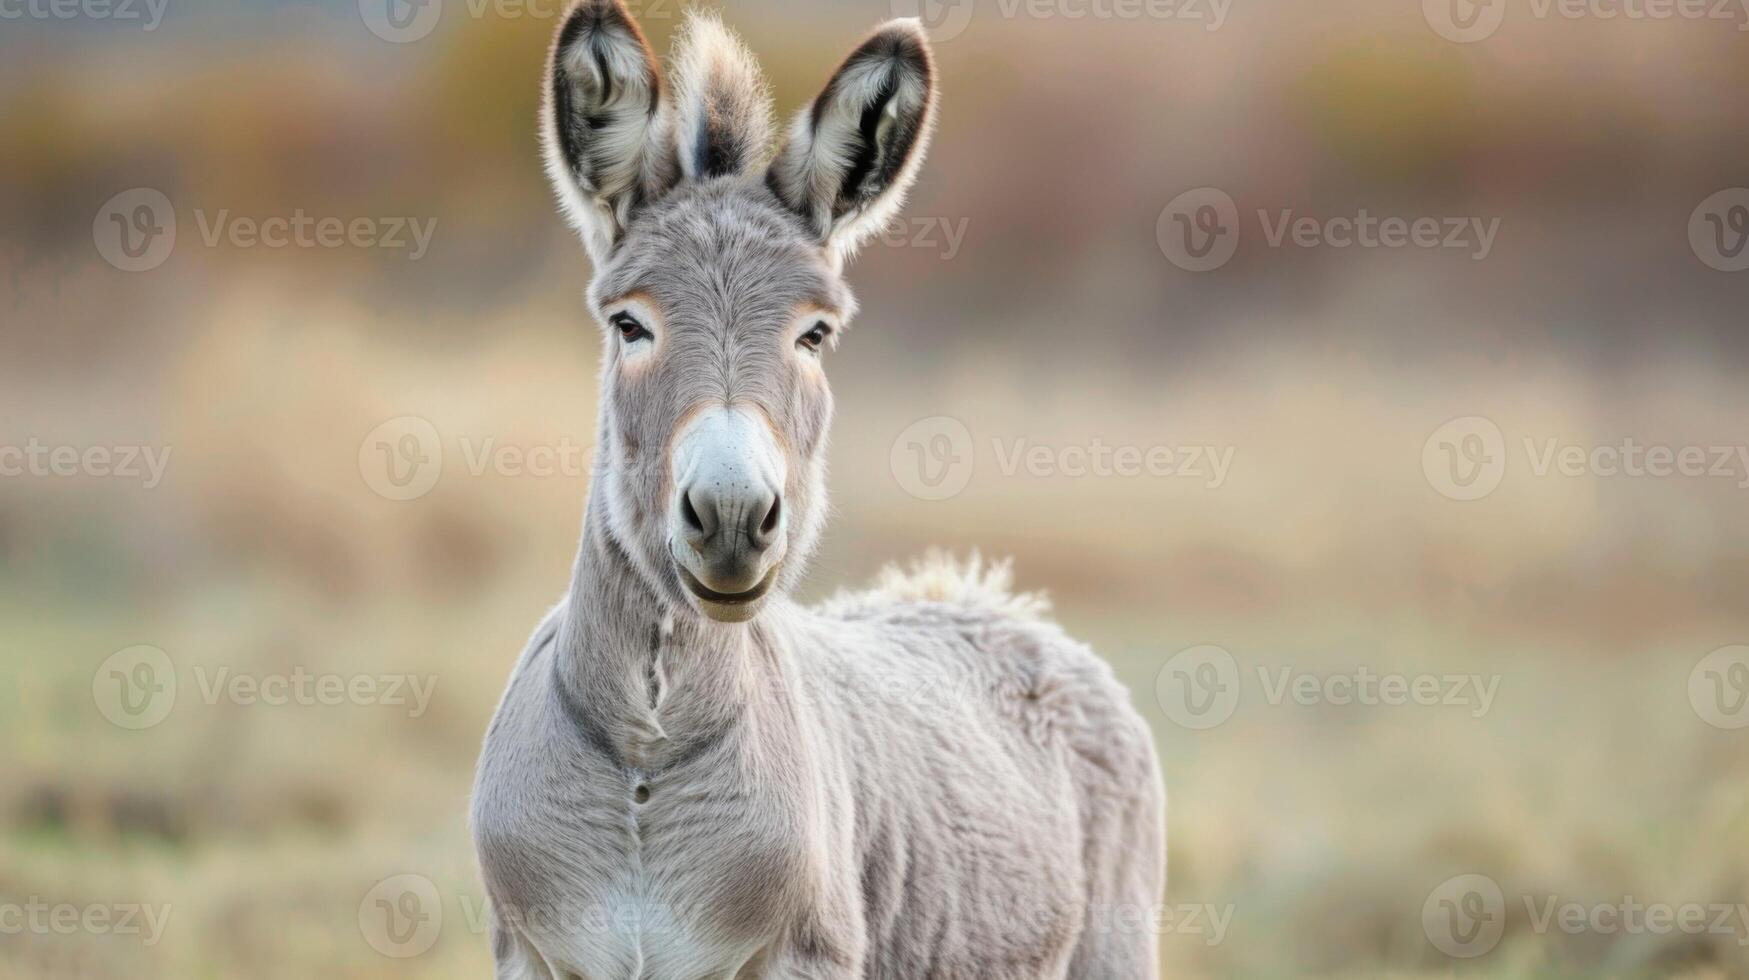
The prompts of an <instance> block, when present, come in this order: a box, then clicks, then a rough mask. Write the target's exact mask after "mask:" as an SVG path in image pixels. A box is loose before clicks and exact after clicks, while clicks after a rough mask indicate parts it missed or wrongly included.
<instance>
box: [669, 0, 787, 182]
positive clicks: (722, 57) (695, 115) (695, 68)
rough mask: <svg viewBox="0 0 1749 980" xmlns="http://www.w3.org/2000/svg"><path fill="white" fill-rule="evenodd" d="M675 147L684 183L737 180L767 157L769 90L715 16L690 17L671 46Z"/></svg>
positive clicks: (744, 49)
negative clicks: (731, 177)
mask: <svg viewBox="0 0 1749 980" xmlns="http://www.w3.org/2000/svg"><path fill="white" fill-rule="evenodd" d="M673 65H674V91H675V108H676V111H677V113H678V120H677V123H676V127H675V145H676V147H677V149H678V152H679V155H680V169H681V172H682V173H683V174H685V176H686V179H688V180H704V179H707V178H710V177H720V176H723V175H725V174H739V173H744V172H746V171H749V170H751V169H753V168H754V167H759V166H764V164H765V163H766V161H767V160H769V159H770V154H771V90H770V88H769V87H768V86H767V85H766V84H765V76H764V75H763V74H762V73H761V72H760V71H759V63H758V62H757V61H756V60H754V58H753V55H752V53H750V52H749V51H748V50H747V47H746V45H744V44H742V43H741V39H740V38H738V37H736V36H735V35H734V33H733V32H732V31H730V30H729V29H728V28H727V27H724V26H723V22H722V21H721V20H719V19H718V18H717V16H716V15H715V14H711V13H698V12H694V13H692V14H690V15H688V17H687V20H686V26H685V28H684V29H683V30H682V32H681V35H680V38H679V39H678V40H677V41H675V44H674V58H673Z"/></svg>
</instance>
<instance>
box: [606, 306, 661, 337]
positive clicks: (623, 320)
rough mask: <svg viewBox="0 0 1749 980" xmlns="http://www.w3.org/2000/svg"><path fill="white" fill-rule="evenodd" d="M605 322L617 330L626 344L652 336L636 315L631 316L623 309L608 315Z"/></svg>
mask: <svg viewBox="0 0 1749 980" xmlns="http://www.w3.org/2000/svg"><path fill="white" fill-rule="evenodd" d="M607 322H608V323H609V324H611V325H612V326H613V328H614V329H616V330H618V331H619V336H620V339H622V340H624V341H625V342H626V343H628V344H633V343H637V342H638V341H640V340H649V339H651V337H652V336H653V335H652V334H651V333H650V331H649V330H648V329H646V328H645V327H644V325H643V324H642V323H639V322H638V318H637V317H635V316H632V315H631V314H630V313H627V312H626V311H624V310H621V311H620V312H618V313H615V314H614V315H613V316H610V317H608V318H607Z"/></svg>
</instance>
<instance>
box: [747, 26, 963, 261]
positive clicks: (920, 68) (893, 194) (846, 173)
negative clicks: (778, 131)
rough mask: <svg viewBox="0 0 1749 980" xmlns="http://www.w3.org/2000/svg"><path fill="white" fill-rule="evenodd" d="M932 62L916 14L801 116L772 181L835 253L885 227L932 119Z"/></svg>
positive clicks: (855, 59) (873, 42)
mask: <svg viewBox="0 0 1749 980" xmlns="http://www.w3.org/2000/svg"><path fill="white" fill-rule="evenodd" d="M935 101H936V83H935V59H934V56H933V55H932V54H931V53H930V50H929V39H928V36H927V35H925V34H924V31H923V24H922V22H921V21H919V20H917V19H915V18H905V19H902V20H892V21H888V22H887V23H885V24H883V25H881V26H880V27H879V28H877V29H876V30H875V32H874V33H873V34H872V35H870V36H869V38H868V40H866V41H864V42H862V44H860V45H858V46H857V48H856V50H855V51H852V52H851V53H850V57H848V58H846V59H845V60H844V64H842V65H840V66H839V67H838V70H837V71H836V72H835V73H833V75H832V79H831V81H829V82H827V83H826V88H825V90H824V91H822V92H821V93H820V95H819V97H818V98H816V99H815V100H814V101H813V103H812V104H810V105H809V106H808V107H807V108H805V109H803V110H802V111H801V112H800V113H798V114H797V116H796V118H795V121H794V122H793V123H792V124H791V125H790V131H789V139H788V142H787V143H785V145H784V148H783V150H782V151H781V152H780V153H779V154H778V156H777V160H776V161H775V162H774V163H773V164H772V165H771V171H770V173H769V174H768V176H767V178H766V180H767V183H768V184H769V185H770V187H771V189H772V191H773V192H774V193H775V194H777V196H778V198H779V199H780V200H782V201H783V202H784V204H786V205H788V206H789V207H790V208H792V209H794V210H795V211H796V213H798V214H800V215H801V216H802V217H803V218H804V219H806V220H807V222H808V224H809V226H810V227H812V228H813V229H814V232H815V233H816V234H818V235H819V236H820V240H821V242H822V243H823V244H825V245H826V246H827V248H828V249H829V250H830V251H831V252H833V253H834V254H835V255H836V256H837V257H838V258H840V259H842V258H845V257H848V256H849V255H851V254H853V253H854V252H855V251H856V248H857V247H858V246H859V245H861V244H862V243H863V241H864V240H865V239H867V238H868V237H869V236H870V235H873V234H876V233H878V232H879V231H880V229H881V228H882V226H884V225H885V224H886V223H887V222H888V221H890V220H891V219H892V217H893V215H894V213H896V212H897V211H898V209H899V207H900V205H902V204H903V203H904V198H905V192H906V191H908V190H909V189H910V187H911V184H912V182H913V181H915V180H916V179H917V170H918V168H919V167H920V166H921V165H922V163H923V154H924V152H925V150H927V149H928V145H929V136H930V129H931V127H932V126H933V125H934V124H935Z"/></svg>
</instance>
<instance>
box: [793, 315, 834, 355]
mask: <svg viewBox="0 0 1749 980" xmlns="http://www.w3.org/2000/svg"><path fill="white" fill-rule="evenodd" d="M830 336H832V328H831V327H829V326H827V325H826V324H825V323H824V322H821V323H816V324H814V329H812V330H809V331H808V332H807V333H805V334H802V336H801V339H799V340H797V341H796V343H798V344H801V345H802V346H803V347H805V348H807V349H808V350H811V351H818V350H819V349H820V346H821V345H822V344H824V343H826V338H827V337H830Z"/></svg>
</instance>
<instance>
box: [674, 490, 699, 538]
mask: <svg viewBox="0 0 1749 980" xmlns="http://www.w3.org/2000/svg"><path fill="white" fill-rule="evenodd" d="M680 519H681V520H683V521H685V522H686V526H687V527H688V528H690V529H691V530H693V531H695V532H697V533H699V534H703V533H704V521H702V520H699V517H698V511H696V510H694V509H693V506H692V493H691V491H688V492H686V493H683V494H681V495H680Z"/></svg>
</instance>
